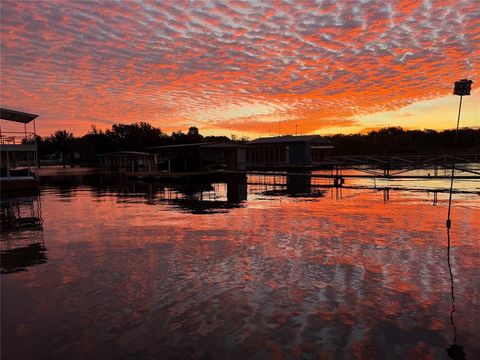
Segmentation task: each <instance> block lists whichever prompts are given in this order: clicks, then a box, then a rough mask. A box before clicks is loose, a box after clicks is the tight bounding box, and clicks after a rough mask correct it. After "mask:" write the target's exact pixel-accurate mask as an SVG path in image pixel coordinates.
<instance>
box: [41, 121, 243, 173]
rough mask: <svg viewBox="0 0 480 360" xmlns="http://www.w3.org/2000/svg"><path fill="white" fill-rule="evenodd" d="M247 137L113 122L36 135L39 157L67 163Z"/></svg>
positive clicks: (144, 123) (93, 161)
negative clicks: (83, 131) (78, 130)
mask: <svg viewBox="0 0 480 360" xmlns="http://www.w3.org/2000/svg"><path fill="white" fill-rule="evenodd" d="M247 141H248V139H247V138H237V137H236V136H235V135H232V136H231V137H227V136H203V135H202V134H200V132H199V130H198V128H197V127H195V126H192V127H190V128H189V129H188V131H187V132H186V133H184V132H182V131H175V132H172V133H171V134H170V135H168V134H166V133H164V132H162V130H161V129H160V128H157V127H154V126H153V125H151V124H149V123H147V122H136V123H133V124H114V125H112V127H111V129H107V130H101V129H98V128H97V127H96V126H95V125H92V127H91V129H90V131H89V132H88V133H87V134H85V135H83V136H80V137H76V136H74V135H73V134H72V133H71V132H69V131H67V130H57V131H55V132H54V133H53V134H52V135H50V136H46V137H41V136H37V137H36V142H37V145H38V153H39V157H40V160H44V161H45V160H52V161H56V162H58V161H62V162H63V165H64V166H65V165H66V164H74V163H77V164H82V163H83V164H86V163H90V164H93V163H96V161H97V160H96V156H97V155H98V154H102V153H108V152H115V151H146V149H148V148H149V147H154V146H165V145H181V144H192V143H201V142H242V143H244V142H247Z"/></svg>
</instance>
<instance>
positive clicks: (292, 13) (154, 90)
mask: <svg viewBox="0 0 480 360" xmlns="http://www.w3.org/2000/svg"><path fill="white" fill-rule="evenodd" d="M0 6H1V106H2V107H7V108H13V109H17V110H21V111H26V112H33V113H36V114H39V115H40V117H39V118H38V122H37V128H38V129H39V132H40V134H41V135H48V134H50V133H52V132H53V131H54V130H57V129H66V130H68V131H71V132H73V133H74V134H76V135H83V134H84V133H86V132H87V131H88V130H89V128H90V126H91V124H96V125H97V127H99V128H108V127H110V125H111V124H113V123H131V122H135V121H148V122H150V123H152V124H153V125H155V126H158V127H160V128H161V129H162V130H163V131H164V132H171V131H176V130H186V129H187V128H188V127H189V126H197V127H198V128H199V129H200V132H201V133H202V134H226V135H230V134H235V135H245V136H248V137H251V138H254V137H257V136H261V135H268V134H271V135H277V134H278V133H279V127H280V133H283V134H284V133H290V134H292V133H293V134H294V133H295V132H298V133H299V134H304V133H319V134H331V133H352V132H360V131H367V130H368V129H373V128H378V127H383V126H387V125H390V126H403V127H405V128H412V129H424V128H433V129H446V128H453V127H454V125H455V123H456V115H457V113H456V112H457V107H458V101H459V99H458V97H456V96H453V95H452V91H453V82H454V81H456V80H460V79H462V78H469V79H472V80H473V81H474V83H473V88H474V89H475V90H474V92H473V94H472V95H473V96H470V97H466V98H464V102H463V103H464V105H463V106H464V107H463V112H462V121H461V124H462V125H463V126H471V127H473V126H475V127H478V126H480V91H479V90H478V89H479V81H480V77H479V69H480V66H479V60H480V6H479V4H478V1H475V0H471V1H456V2H455V1H451V0H448V1H424V2H421V1H394V2H390V3H389V2H386V1H378V2H369V1H358V2H355V1H343V2H338V3H336V2H333V1H316V2H314V1H296V0H295V1H293V0H292V1H226V0H219V1H189V2H188V1H173V0H168V1H167V0H166V1H163V2H153V1H131V0H129V1H126V0H125V1H88V2H86V1H28V2H27V1H5V0H2V1H1V3H0Z"/></svg>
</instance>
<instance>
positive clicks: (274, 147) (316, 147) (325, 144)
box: [247, 135, 333, 168]
mask: <svg viewBox="0 0 480 360" xmlns="http://www.w3.org/2000/svg"><path fill="white" fill-rule="evenodd" d="M332 149H333V146H332V145H331V144H330V142H329V141H328V140H326V139H325V138H323V137H322V136H320V135H302V136H293V135H285V136H276V137H265V138H259V139H256V140H253V141H250V142H249V143H247V165H248V167H249V168H275V167H276V168H278V167H306V166H312V165H315V164H316V163H321V162H322V161H324V160H326V159H327V158H328V157H330V155H331V151H332Z"/></svg>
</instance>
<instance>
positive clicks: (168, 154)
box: [147, 142, 246, 172]
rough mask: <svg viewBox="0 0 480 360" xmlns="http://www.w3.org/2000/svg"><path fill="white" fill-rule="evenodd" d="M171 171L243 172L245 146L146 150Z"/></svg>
mask: <svg viewBox="0 0 480 360" xmlns="http://www.w3.org/2000/svg"><path fill="white" fill-rule="evenodd" d="M147 150H148V151H149V152H151V153H153V154H155V159H156V160H157V162H163V163H167V166H168V169H169V170H171V171H175V172H177V171H180V172H181V171H199V170H217V169H225V170H244V169H245V163H246V159H245V156H246V151H245V146H244V145H241V144H235V143H216V142H210V143H195V144H182V145H167V146H157V147H152V148H149V149H147Z"/></svg>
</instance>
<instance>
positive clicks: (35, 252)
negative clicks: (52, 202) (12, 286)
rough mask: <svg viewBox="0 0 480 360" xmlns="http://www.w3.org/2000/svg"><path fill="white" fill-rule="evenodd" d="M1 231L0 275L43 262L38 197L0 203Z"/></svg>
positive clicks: (43, 252)
mask: <svg viewBox="0 0 480 360" xmlns="http://www.w3.org/2000/svg"><path fill="white" fill-rule="evenodd" d="M1 231H2V239H1V271H0V272H1V273H2V274H8V273H13V272H17V271H25V270H26V268H27V267H29V266H34V265H38V264H43V263H45V262H47V256H46V251H47V249H46V247H45V244H44V240H43V219H42V210H41V203H40V198H39V197H38V196H34V197H21V198H13V199H8V200H5V199H4V200H2V201H1Z"/></svg>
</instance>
